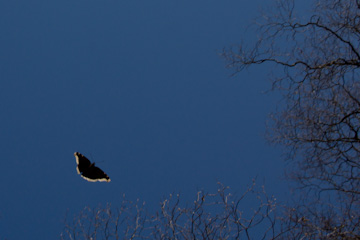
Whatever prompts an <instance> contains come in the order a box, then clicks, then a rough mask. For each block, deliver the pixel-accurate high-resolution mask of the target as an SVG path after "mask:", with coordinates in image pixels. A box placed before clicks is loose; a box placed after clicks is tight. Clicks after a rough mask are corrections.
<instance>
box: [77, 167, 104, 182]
mask: <svg viewBox="0 0 360 240" xmlns="http://www.w3.org/2000/svg"><path fill="white" fill-rule="evenodd" d="M81 177H83V178H84V179H86V180H88V181H90V182H96V181H99V182H110V181H111V180H110V178H109V176H108V175H107V174H106V173H105V172H104V171H103V170H101V169H100V168H98V167H95V166H93V165H92V166H90V167H89V168H88V169H86V170H85V171H84V172H83V173H82V174H81Z"/></svg>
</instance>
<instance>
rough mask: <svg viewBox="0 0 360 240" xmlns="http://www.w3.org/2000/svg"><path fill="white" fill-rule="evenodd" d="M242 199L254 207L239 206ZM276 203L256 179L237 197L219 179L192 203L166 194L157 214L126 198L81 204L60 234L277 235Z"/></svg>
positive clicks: (68, 236)
mask: <svg viewBox="0 0 360 240" xmlns="http://www.w3.org/2000/svg"><path fill="white" fill-rule="evenodd" d="M244 201H250V202H252V203H254V205H253V206H254V208H253V209H251V211H249V209H244V210H242V207H243V202H244ZM246 205H247V206H248V205H249V204H248V203H247V204H246ZM275 208H276V202H275V199H274V198H273V197H268V195H267V194H266V192H265V191H264V189H263V188H261V189H259V190H256V187H255V183H253V184H252V185H251V186H250V187H249V188H248V189H247V190H246V191H245V192H244V193H243V194H242V195H241V196H238V197H236V196H233V195H232V194H230V192H229V189H228V187H225V186H223V185H221V184H219V187H218V190H217V192H216V193H205V192H203V191H199V192H198V193H197V194H196V197H195V200H194V202H193V203H192V204H190V205H184V204H183V203H182V202H181V198H180V196H179V195H170V196H169V197H168V198H166V199H165V200H163V201H161V202H160V208H159V210H158V211H157V212H156V213H155V214H149V213H147V212H146V211H145V209H144V204H143V203H140V202H139V201H137V202H135V203H132V202H129V201H126V200H125V199H123V200H122V201H121V207H120V208H117V209H114V208H113V207H112V206H110V205H107V206H106V207H101V206H100V207H97V208H85V209H84V210H83V211H81V212H80V213H79V214H78V215H76V216H75V218H73V220H69V219H66V223H65V228H64V231H63V233H62V234H61V239H63V240H64V239H72V240H75V239H92V240H95V239H214V240H221V239H276V238H278V237H279V235H278V231H277V226H276V221H277V220H276V215H275ZM279 228H280V226H279Z"/></svg>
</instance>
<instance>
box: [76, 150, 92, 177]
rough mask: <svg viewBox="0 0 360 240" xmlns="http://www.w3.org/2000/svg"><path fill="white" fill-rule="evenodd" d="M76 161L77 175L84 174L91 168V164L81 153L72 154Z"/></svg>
mask: <svg viewBox="0 0 360 240" xmlns="http://www.w3.org/2000/svg"><path fill="white" fill-rule="evenodd" d="M74 156H75V159H76V164H77V166H76V171H77V173H78V174H80V173H82V172H84V171H85V170H86V169H87V168H89V167H90V166H91V162H90V161H89V159H87V158H86V157H85V156H84V155H82V154H81V153H78V152H75V153H74Z"/></svg>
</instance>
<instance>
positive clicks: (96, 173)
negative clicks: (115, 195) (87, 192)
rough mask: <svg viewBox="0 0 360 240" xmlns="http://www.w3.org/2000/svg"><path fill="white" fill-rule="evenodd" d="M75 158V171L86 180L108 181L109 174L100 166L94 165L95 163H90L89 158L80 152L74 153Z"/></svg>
mask: <svg viewBox="0 0 360 240" xmlns="http://www.w3.org/2000/svg"><path fill="white" fill-rule="evenodd" d="M74 156H75V159H76V164H77V167H76V171H77V173H78V174H80V175H81V177H82V178H84V179H85V180H87V181H90V182H97V181H99V182H110V181H111V180H110V178H109V176H108V175H107V174H106V173H105V172H104V171H103V170H101V169H100V168H98V167H96V166H95V163H91V162H90V161H89V159H87V158H86V157H85V156H84V155H82V154H81V153H78V152H75V153H74Z"/></svg>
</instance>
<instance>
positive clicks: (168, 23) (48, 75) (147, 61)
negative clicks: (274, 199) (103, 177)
mask: <svg viewBox="0 0 360 240" xmlns="http://www.w3.org/2000/svg"><path fill="white" fill-rule="evenodd" d="M267 3H268V1H265V0H254V1H239V0H236V1H235V0H226V1H218V0H217V1H215V0H206V1H205V0H201V1H193V0H191V1H190V0H185V1H169V0H153V1H148V0H138V1H128V0H109V1H107V0H105V1H99V0H86V1H85V0H62V1H53V0H32V1H25V0H13V1H1V2H0V29H1V34H0V44H1V47H0V84H1V87H0V111H1V115H0V149H1V168H2V174H1V175H0V189H1V192H2V194H1V198H0V228H1V230H0V239H2V238H8V239H29V236H31V237H37V239H56V238H58V237H59V234H60V232H61V231H62V227H63V220H64V217H65V214H66V212H68V214H70V215H72V214H76V213H77V212H79V211H80V210H82V209H83V208H84V207H85V206H88V205H89V206H98V204H106V203H107V202H110V203H112V204H113V205H115V206H116V204H117V202H119V201H120V197H121V196H122V195H123V194H124V193H125V194H126V195H127V197H128V199H130V200H136V199H137V198H140V199H141V200H143V201H146V202H147V206H148V208H149V209H150V210H155V209H156V207H157V204H158V202H159V201H160V200H161V199H162V197H164V196H167V195H168V194H169V193H173V192H176V193H177V192H179V193H181V194H182V195H183V199H184V200H185V201H190V200H191V199H193V197H194V196H195V193H196V191H197V190H198V189H205V190H213V189H215V188H216V182H217V181H221V182H223V183H224V184H225V185H229V186H230V187H231V188H232V189H233V191H234V192H238V193H240V192H242V191H244V190H245V189H246V187H247V186H248V185H249V184H250V183H251V179H252V178H254V177H257V178H258V180H259V184H262V183H265V184H266V187H267V189H268V192H269V193H271V194H275V195H278V196H279V197H280V198H281V196H284V192H286V191H287V188H286V187H285V184H284V183H283V181H282V179H281V177H282V173H283V170H284V164H283V162H282V159H281V156H280V153H279V151H278V149H274V148H273V147H272V146H269V145H268V144H267V143H266V141H265V139H264V132H265V121H266V119H267V116H268V115H269V114H270V112H271V111H272V110H274V109H275V107H276V106H275V105H276V104H277V103H278V97H277V96H276V94H275V93H270V94H264V93H263V92H264V91H266V90H268V89H269V88H270V86H271V84H270V82H269V80H268V79H267V73H268V69H266V68H261V69H260V68H259V69H253V70H250V71H248V72H243V73H241V74H239V75H237V76H236V77H235V78H230V77H229V76H230V74H231V73H232V72H231V71H229V70H226V69H225V63H224V61H223V59H221V58H220V57H219V55H218V53H220V52H221V50H222V48H223V47H227V46H231V45H233V44H236V43H238V42H239V41H240V39H245V40H248V41H250V39H253V38H254V36H253V35H251V33H250V32H246V31H245V27H246V26H247V25H249V24H250V23H251V21H252V19H253V18H254V17H255V16H257V14H258V9H259V7H261V6H264V4H267ZM248 35H249V36H248ZM75 151H78V152H80V153H82V154H84V155H85V156H87V157H89V158H90V159H91V160H92V161H95V162H96V163H97V165H98V166H100V167H101V168H102V169H103V170H104V171H105V172H106V173H107V174H108V175H109V176H110V177H111V179H112V181H111V183H89V182H86V181H85V180H84V179H82V178H80V176H79V175H77V173H76V170H75V167H76V164H75V158H74V156H73V153H74V152H75ZM244 209H246V206H244Z"/></svg>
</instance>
